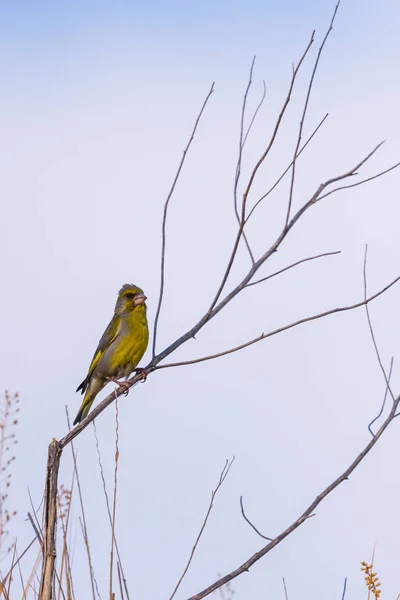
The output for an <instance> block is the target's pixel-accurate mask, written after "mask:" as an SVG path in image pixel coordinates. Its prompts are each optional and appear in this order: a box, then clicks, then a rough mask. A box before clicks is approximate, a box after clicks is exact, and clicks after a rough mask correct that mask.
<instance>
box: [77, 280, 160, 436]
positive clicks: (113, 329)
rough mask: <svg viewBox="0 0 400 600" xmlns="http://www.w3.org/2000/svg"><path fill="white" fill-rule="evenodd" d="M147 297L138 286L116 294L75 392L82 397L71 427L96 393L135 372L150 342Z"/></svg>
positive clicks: (126, 287)
mask: <svg viewBox="0 0 400 600" xmlns="http://www.w3.org/2000/svg"><path fill="white" fill-rule="evenodd" d="M146 299H147V298H146V296H145V295H144V293H143V290H141V289H140V288H139V287H138V286H137V285H132V284H130V283H126V284H125V285H123V286H122V288H121V289H120V291H119V293H118V299H117V303H116V305H115V311H114V316H113V318H112V319H111V322H110V324H109V325H108V327H107V329H106V330H105V332H104V333H103V336H102V338H101V340H100V342H99V345H98V346H97V349H96V352H95V353H94V356H93V360H92V362H91V364H90V367H89V371H88V374H87V376H86V378H85V379H84V380H83V381H82V383H81V385H80V386H79V387H78V389H77V390H76V391H77V392H78V391H79V390H82V391H81V393H82V394H85V397H84V399H83V402H82V405H81V407H80V409H79V412H78V414H77V415H76V418H75V421H74V425H76V424H77V423H80V422H81V421H82V420H83V419H84V418H85V417H86V416H87V414H88V412H89V410H90V407H91V406H92V404H93V401H94V399H95V398H96V396H97V394H98V393H99V392H100V391H101V390H102V389H103V387H104V386H105V385H106V384H107V383H109V382H110V381H114V382H115V383H119V382H118V381H117V380H118V379H120V378H121V377H129V375H130V374H131V373H132V371H134V369H135V368H136V366H137V364H138V363H139V361H140V359H141V358H142V356H143V354H144V353H145V352H146V348H147V344H148V342H149V328H148V325H147V317H146V310H147V309H146V304H145V301H146Z"/></svg>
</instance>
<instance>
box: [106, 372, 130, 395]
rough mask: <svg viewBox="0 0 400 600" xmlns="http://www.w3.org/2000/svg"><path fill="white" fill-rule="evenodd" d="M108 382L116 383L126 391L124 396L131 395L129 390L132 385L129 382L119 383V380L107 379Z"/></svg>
mask: <svg viewBox="0 0 400 600" xmlns="http://www.w3.org/2000/svg"><path fill="white" fill-rule="evenodd" d="M107 379H108V381H112V382H113V383H116V384H117V385H119V387H122V388H123V389H124V391H123V394H124V396H127V395H128V394H129V389H130V387H131V386H130V385H129V383H128V382H127V381H118V379H114V378H113V377H107Z"/></svg>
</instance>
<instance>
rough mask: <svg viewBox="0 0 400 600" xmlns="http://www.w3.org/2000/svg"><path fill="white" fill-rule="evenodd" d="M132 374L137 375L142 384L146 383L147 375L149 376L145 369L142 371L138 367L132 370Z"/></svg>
mask: <svg viewBox="0 0 400 600" xmlns="http://www.w3.org/2000/svg"><path fill="white" fill-rule="evenodd" d="M134 372H135V373H137V374H138V375H141V376H142V383H144V382H145V381H146V379H147V375H148V374H149V372H148V371H147V369H143V368H140V367H138V368H137V369H134Z"/></svg>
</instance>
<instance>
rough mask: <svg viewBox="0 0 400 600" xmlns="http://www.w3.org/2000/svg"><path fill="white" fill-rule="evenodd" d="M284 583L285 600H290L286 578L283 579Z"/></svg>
mask: <svg viewBox="0 0 400 600" xmlns="http://www.w3.org/2000/svg"><path fill="white" fill-rule="evenodd" d="M282 583H283V591H284V592H285V600H289V596H288V593H287V589H286V581H285V578H284V577H282Z"/></svg>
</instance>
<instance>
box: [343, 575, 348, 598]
mask: <svg viewBox="0 0 400 600" xmlns="http://www.w3.org/2000/svg"><path fill="white" fill-rule="evenodd" d="M346 587H347V577H345V578H344V584H343V592H342V600H344V599H345V596H346Z"/></svg>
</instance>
